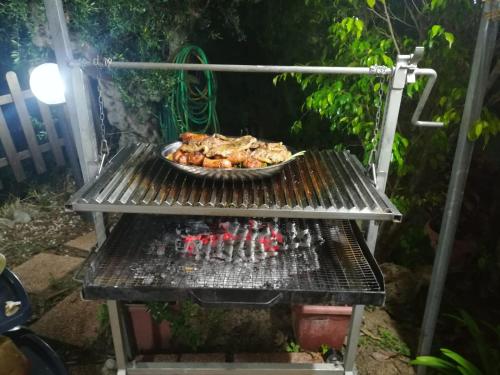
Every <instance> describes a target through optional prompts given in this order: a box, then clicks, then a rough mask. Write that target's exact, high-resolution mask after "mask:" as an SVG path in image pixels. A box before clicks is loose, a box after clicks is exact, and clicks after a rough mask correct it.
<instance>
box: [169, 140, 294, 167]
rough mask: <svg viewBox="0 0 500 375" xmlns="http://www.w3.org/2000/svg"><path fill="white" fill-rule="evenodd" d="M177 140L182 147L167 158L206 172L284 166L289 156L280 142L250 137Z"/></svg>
mask: <svg viewBox="0 0 500 375" xmlns="http://www.w3.org/2000/svg"><path fill="white" fill-rule="evenodd" d="M180 138H181V139H182V142H183V143H182V145H181V146H180V147H179V149H178V150H177V151H175V152H174V153H172V154H170V155H169V156H168V158H169V159H170V160H174V161H176V162H178V163H181V164H190V165H202V166H203V167H205V168H232V167H234V166H242V167H244V168H262V167H265V166H266V165H268V164H277V163H281V162H284V161H286V160H288V159H289V158H290V156H291V155H292V154H291V152H290V151H288V150H287V148H286V147H285V146H284V145H283V144H282V143H281V142H280V143H267V142H262V141H258V140H257V139H256V138H255V137H252V136H251V135H245V136H242V137H237V138H232V137H226V136H224V135H222V134H214V135H212V136H208V135H206V134H195V133H183V134H181V136H180Z"/></svg>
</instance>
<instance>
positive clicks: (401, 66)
mask: <svg viewBox="0 0 500 375" xmlns="http://www.w3.org/2000/svg"><path fill="white" fill-rule="evenodd" d="M412 58H413V56H412V55H398V57H397V60H396V67H395V69H394V74H393V76H392V77H391V80H390V82H389V92H388V95H387V99H386V103H385V110H384V117H383V120H382V130H381V136H380V137H381V139H380V143H379V149H378V158H377V167H376V175H377V176H376V177H377V181H376V184H377V186H376V188H377V190H378V191H379V192H382V193H383V192H384V191H385V186H386V184H387V177H388V175H389V165H390V162H391V157H392V144H393V142H394V135H395V133H396V127H397V122H398V117H399V109H400V107H401V99H402V97H403V90H404V87H405V85H406V76H407V74H408V65H409V62H410V60H411V59H412ZM421 70H422V69H415V70H414V72H415V74H417V71H421ZM424 73H426V71H425V70H424ZM378 229H379V226H378V224H377V223H376V222H374V221H371V222H370V226H369V230H368V235H367V240H368V242H367V244H368V247H369V248H370V251H371V253H372V254H373V253H374V252H375V246H376V242H377V237H378ZM363 312H364V306H362V305H357V306H354V309H353V314H352V317H351V325H350V329H349V335H348V336H347V349H346V355H345V358H344V367H345V371H346V374H351V373H354V366H355V358H356V351H357V347H358V342H359V333H360V330H361V323H362V320H363Z"/></svg>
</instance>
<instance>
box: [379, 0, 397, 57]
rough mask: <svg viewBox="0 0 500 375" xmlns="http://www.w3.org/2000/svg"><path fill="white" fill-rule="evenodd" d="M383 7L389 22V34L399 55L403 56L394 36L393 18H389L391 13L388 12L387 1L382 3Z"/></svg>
mask: <svg viewBox="0 0 500 375" xmlns="http://www.w3.org/2000/svg"><path fill="white" fill-rule="evenodd" d="M382 5H383V7H384V13H385V19H386V22H387V26H388V27H389V32H390V33H391V38H392V42H393V43H394V47H395V48H396V51H397V52H398V55H401V51H400V49H399V45H398V41H397V40H396V36H395V35H394V29H393V28H392V23H391V17H390V16H389V12H388V11H387V5H386V4H385V1H383V2H382Z"/></svg>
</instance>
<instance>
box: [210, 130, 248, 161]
mask: <svg viewBox="0 0 500 375" xmlns="http://www.w3.org/2000/svg"><path fill="white" fill-rule="evenodd" d="M215 139H219V138H215ZM228 139H229V141H225V140H223V143H221V144H219V145H216V146H214V147H211V148H210V149H209V150H207V151H205V155H206V156H208V157H213V156H215V155H220V156H222V157H224V158H227V157H229V155H231V154H236V153H238V152H240V151H245V150H248V149H249V148H250V147H251V146H252V145H253V144H254V143H255V142H257V139H256V138H255V137H252V136H251V135H245V136H243V137H239V138H228Z"/></svg>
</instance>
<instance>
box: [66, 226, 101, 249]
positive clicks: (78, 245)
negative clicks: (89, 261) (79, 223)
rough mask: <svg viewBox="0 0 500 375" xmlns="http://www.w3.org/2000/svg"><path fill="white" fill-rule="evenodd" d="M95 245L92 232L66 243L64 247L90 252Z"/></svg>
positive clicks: (95, 241)
mask: <svg viewBox="0 0 500 375" xmlns="http://www.w3.org/2000/svg"><path fill="white" fill-rule="evenodd" d="M96 244H97V237H96V234H95V231H92V232H88V233H85V234H84V235H81V236H80V237H77V238H74V239H72V240H71V241H68V242H66V243H65V244H64V246H66V247H72V248H74V249H78V250H83V251H88V252H90V251H91V250H92V249H93V248H94V247H95V245H96Z"/></svg>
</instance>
